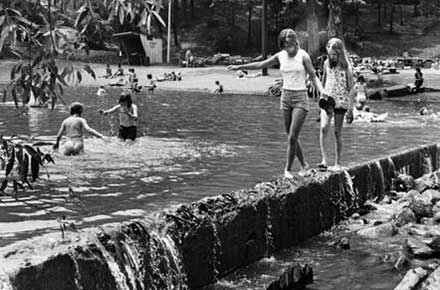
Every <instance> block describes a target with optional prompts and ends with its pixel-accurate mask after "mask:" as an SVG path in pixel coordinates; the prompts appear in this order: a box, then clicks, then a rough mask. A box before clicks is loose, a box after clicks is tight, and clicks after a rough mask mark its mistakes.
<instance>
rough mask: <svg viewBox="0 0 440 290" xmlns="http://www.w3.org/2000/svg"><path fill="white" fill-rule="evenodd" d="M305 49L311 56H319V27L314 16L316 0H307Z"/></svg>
mask: <svg viewBox="0 0 440 290" xmlns="http://www.w3.org/2000/svg"><path fill="white" fill-rule="evenodd" d="M306 17H307V34H308V36H307V51H308V52H309V54H310V55H311V56H312V57H317V56H319V49H320V47H319V27H318V17H317V16H316V0H308V1H307V16H306Z"/></svg>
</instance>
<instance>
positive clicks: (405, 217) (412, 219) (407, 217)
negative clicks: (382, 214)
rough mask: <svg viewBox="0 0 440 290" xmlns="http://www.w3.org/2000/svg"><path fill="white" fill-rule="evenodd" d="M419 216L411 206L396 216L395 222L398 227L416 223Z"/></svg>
mask: <svg viewBox="0 0 440 290" xmlns="http://www.w3.org/2000/svg"><path fill="white" fill-rule="evenodd" d="M416 222H417V217H416V215H415V214H414V212H413V211H412V210H411V209H410V208H404V209H403V210H402V211H401V212H400V213H399V214H398V215H397V217H396V219H395V222H394V224H395V225H396V226H398V227H401V226H403V225H406V224H408V223H416Z"/></svg>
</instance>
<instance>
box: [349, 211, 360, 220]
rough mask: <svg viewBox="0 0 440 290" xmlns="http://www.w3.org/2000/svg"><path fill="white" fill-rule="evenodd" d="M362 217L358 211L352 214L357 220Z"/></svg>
mask: <svg viewBox="0 0 440 290" xmlns="http://www.w3.org/2000/svg"><path fill="white" fill-rule="evenodd" d="M360 217H361V215H360V214H358V213H357V212H355V213H354V214H352V215H351V218H352V219H354V220H357V219H359V218H360Z"/></svg>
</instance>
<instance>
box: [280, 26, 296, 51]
mask: <svg viewBox="0 0 440 290" xmlns="http://www.w3.org/2000/svg"><path fill="white" fill-rule="evenodd" d="M288 34H292V35H293V38H294V39H295V41H296V45H297V46H298V48H299V40H298V35H297V34H296V32H295V30H293V29H291V28H286V29H283V30H281V32H280V34H279V35H278V47H279V48H280V49H284V48H286V37H287V35H288Z"/></svg>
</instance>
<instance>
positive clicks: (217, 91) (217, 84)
mask: <svg viewBox="0 0 440 290" xmlns="http://www.w3.org/2000/svg"><path fill="white" fill-rule="evenodd" d="M211 93H213V94H221V93H223V85H222V84H221V83H220V81H215V87H214V88H213V89H212V90H211Z"/></svg>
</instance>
